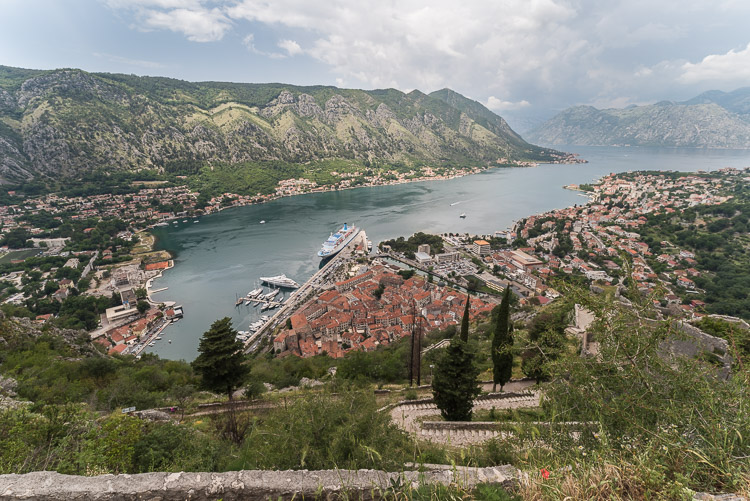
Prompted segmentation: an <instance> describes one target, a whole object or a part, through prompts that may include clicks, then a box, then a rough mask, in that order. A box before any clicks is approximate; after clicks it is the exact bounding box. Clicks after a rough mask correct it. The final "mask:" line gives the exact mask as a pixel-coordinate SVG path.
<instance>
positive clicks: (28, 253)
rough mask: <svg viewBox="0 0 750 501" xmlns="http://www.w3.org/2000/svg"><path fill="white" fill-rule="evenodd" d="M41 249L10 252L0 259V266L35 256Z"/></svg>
mask: <svg viewBox="0 0 750 501" xmlns="http://www.w3.org/2000/svg"><path fill="white" fill-rule="evenodd" d="M42 250H43V249H29V250H21V251H10V252H8V253H7V254H5V255H4V256H2V257H0V264H7V263H10V262H11V261H13V260H16V259H26V258H29V257H32V256H36V255H37V254H39V253H40V252H41V251H42Z"/></svg>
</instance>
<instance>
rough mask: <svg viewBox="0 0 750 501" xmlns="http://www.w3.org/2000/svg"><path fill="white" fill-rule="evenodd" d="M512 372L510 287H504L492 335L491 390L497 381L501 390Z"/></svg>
mask: <svg viewBox="0 0 750 501" xmlns="http://www.w3.org/2000/svg"><path fill="white" fill-rule="evenodd" d="M512 372H513V324H511V323H510V287H506V288H505V293H504V294H503V300H502V301H501V302H500V311H499V312H498V315H497V323H496V324H495V333H494V335H493V336H492V391H495V390H496V389H497V385H498V383H499V384H500V391H502V390H503V386H505V383H507V382H508V381H510V376H511V374H512Z"/></svg>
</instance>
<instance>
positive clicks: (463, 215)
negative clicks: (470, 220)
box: [458, 212, 466, 219]
mask: <svg viewBox="0 0 750 501" xmlns="http://www.w3.org/2000/svg"><path fill="white" fill-rule="evenodd" d="M458 217H460V218H461V219H466V213H465V212H462V213H461V215H460V216H458Z"/></svg>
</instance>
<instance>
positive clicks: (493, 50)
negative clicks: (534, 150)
mask: <svg viewBox="0 0 750 501" xmlns="http://www.w3.org/2000/svg"><path fill="white" fill-rule="evenodd" d="M0 64H2V65H8V66H18V67H24V68H41V69H49V68H59V67H76V68H82V69H84V70H88V71H107V72H119V73H134V74H138V75H159V76H170V77H175V78H181V79H186V80H193V81H201V80H221V81H234V82H285V83H294V84H300V85H307V84H327V85H337V86H341V87H356V88H365V89H372V88H383V87H395V88H398V89H401V90H404V91H408V90H412V89H415V88H416V89H420V90H422V91H424V92H431V91H433V90H437V89H441V88H443V87H450V88H452V89H454V90H456V91H458V92H460V93H462V94H464V95H466V96H469V97H471V98H473V99H476V100H477V101H480V102H482V103H483V104H485V105H487V106H488V107H489V108H491V109H492V110H493V111H496V112H497V113H499V114H500V115H503V116H505V117H507V118H509V119H510V121H511V124H512V125H515V126H516V127H517V128H519V129H524V128H526V126H528V124H529V123H530V122H531V121H534V120H539V119H541V118H547V117H549V116H550V115H552V114H554V113H555V112H557V111H559V110H562V109H564V108H566V107H568V106H572V105H576V104H591V105H594V106H597V107H611V106H618V107H619V106H626V105H629V104H645V103H650V102H655V101H659V100H663V99H669V100H684V99H689V98H691V97H693V96H695V95H697V94H699V93H700V92H703V91H705V90H709V89H720V90H725V91H729V90H733V89H735V88H738V87H743V86H749V85H750V1H748V0H712V1H702V0H679V1H677V0H649V1H645V0H606V1H601V0H483V1H474V0H461V1H456V0H450V1H448V0H399V1H398V2H397V1H393V0H377V1H373V0H360V1H352V0H319V1H315V0H0Z"/></svg>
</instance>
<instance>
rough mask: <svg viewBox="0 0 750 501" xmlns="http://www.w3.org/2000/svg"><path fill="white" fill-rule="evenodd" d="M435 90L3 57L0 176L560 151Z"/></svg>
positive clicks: (421, 160)
mask: <svg viewBox="0 0 750 501" xmlns="http://www.w3.org/2000/svg"><path fill="white" fill-rule="evenodd" d="M440 92H441V91H438V94H437V96H436V97H433V96H432V95H428V94H425V93H422V92H421V91H412V92H410V93H408V94H405V93H403V92H401V91H398V90H395V89H380V90H372V91H364V90H357V89H339V88H336V87H332V86H323V85H319V86H295V85H288V84H276V83H271V84H252V83H250V84H245V83H232V82H187V81H183V80H177V79H171V78H165V77H139V76H134V75H125V74H112V73H89V72H86V71H83V70H79V69H60V70H25V69H18V68H10V67H0V180H2V179H5V180H6V181H7V180H14V179H15V180H18V179H21V180H23V179H29V178H33V177H40V176H41V177H45V176H46V177H62V178H75V177H76V176H80V175H81V174H82V173H85V172H87V171H91V170H93V169H96V168H101V167H104V168H108V169H113V170H139V169H144V168H146V169H157V170H163V169H164V168H165V166H168V165H169V164H170V163H174V162H178V163H186V162H187V163H193V164H196V165H199V164H200V165H206V164H212V163H219V162H220V163H228V164H237V163H241V162H265V161H278V160H280V161H284V162H294V163H304V162H310V161H316V160H321V159H332V158H343V159H349V160H354V161H356V162H359V163H362V164H363V165H369V164H370V163H372V162H379V163H384V164H401V165H407V166H409V165H428V164H432V165H442V166H451V165H462V166H463V165H468V164H474V165H477V164H484V165H492V164H497V163H498V161H499V160H500V161H562V160H564V159H565V158H566V155H565V154H563V153H560V152H557V151H555V150H551V149H548V148H541V147H538V146H534V145H532V144H529V143H527V142H526V141H524V140H523V139H522V138H521V137H520V136H519V135H518V134H516V133H515V132H513V131H512V129H510V127H509V126H508V125H507V123H506V122H505V121H504V120H503V119H502V118H501V117H499V116H497V115H495V114H494V113H492V112H491V111H489V110H487V109H486V108H484V107H483V106H482V105H481V104H480V103H477V102H475V101H471V100H469V99H467V98H465V97H463V96H460V94H458V93H455V92H453V91H450V92H453V94H451V95H450V96H447V97H446V96H445V94H446V93H444V92H443V93H442V94H441V93H440ZM433 94H435V93H433ZM458 96H460V98H459V97H458ZM448 97H449V98H450V99H448ZM451 101H452V102H453V103H454V104H453V105H452V104H451ZM488 127H489V128H488Z"/></svg>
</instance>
